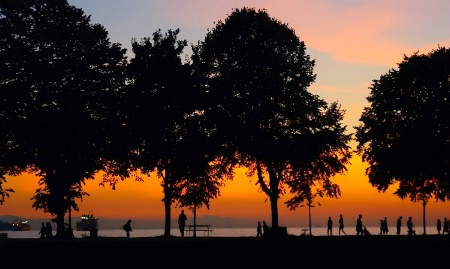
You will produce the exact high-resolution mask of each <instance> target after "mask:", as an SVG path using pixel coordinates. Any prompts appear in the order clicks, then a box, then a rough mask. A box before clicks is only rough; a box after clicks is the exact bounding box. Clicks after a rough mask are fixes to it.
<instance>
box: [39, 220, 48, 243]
mask: <svg viewBox="0 0 450 269" xmlns="http://www.w3.org/2000/svg"><path fill="white" fill-rule="evenodd" d="M45 231H46V228H45V223H44V222H42V223H41V230H40V231H39V235H40V236H39V237H40V238H41V239H42V238H45V234H46V232H45Z"/></svg>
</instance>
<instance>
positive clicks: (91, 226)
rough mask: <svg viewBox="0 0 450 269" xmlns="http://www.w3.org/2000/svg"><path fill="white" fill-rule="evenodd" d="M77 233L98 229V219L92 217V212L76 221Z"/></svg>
mask: <svg viewBox="0 0 450 269" xmlns="http://www.w3.org/2000/svg"><path fill="white" fill-rule="evenodd" d="M76 224H77V231H91V230H97V229H98V219H97V218H96V217H94V214H93V212H92V211H89V214H83V215H81V219H80V220H79V221H77V223H76Z"/></svg>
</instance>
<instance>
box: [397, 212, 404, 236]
mask: <svg viewBox="0 0 450 269" xmlns="http://www.w3.org/2000/svg"><path fill="white" fill-rule="evenodd" d="M402 219H403V217H402V216H400V217H398V219H397V235H400V232H401V230H402Z"/></svg>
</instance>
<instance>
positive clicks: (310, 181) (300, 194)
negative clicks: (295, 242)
mask: <svg viewBox="0 0 450 269" xmlns="http://www.w3.org/2000/svg"><path fill="white" fill-rule="evenodd" d="M319 175H320V174H319V173H318V174H315V173H313V174H311V173H307V174H306V175H300V176H299V177H301V179H300V180H292V181H290V182H289V185H290V191H291V193H292V194H293V197H291V198H290V199H289V200H288V201H287V202H286V204H287V206H288V208H289V209H291V210H295V209H297V208H298V207H304V206H307V207H308V218H309V235H312V231H311V230H312V229H311V207H315V205H314V200H315V199H316V198H317V197H324V196H328V197H332V198H338V197H339V196H341V190H340V188H339V185H337V184H335V183H333V182H331V180H330V178H329V177H328V176H325V177H323V178H320V176H319ZM316 185H318V187H316ZM317 205H319V206H321V205H320V203H319V202H317Z"/></svg>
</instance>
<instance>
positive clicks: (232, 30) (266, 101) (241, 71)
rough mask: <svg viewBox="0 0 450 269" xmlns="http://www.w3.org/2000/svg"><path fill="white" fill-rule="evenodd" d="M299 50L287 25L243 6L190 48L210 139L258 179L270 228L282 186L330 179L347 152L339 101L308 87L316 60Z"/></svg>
mask: <svg viewBox="0 0 450 269" xmlns="http://www.w3.org/2000/svg"><path fill="white" fill-rule="evenodd" d="M305 50H306V47H305V44H304V42H302V41H300V40H299V38H298V37H297V36H296V35H295V32H294V30H293V29H291V28H290V27H289V26H288V25H286V24H284V23H281V22H279V21H278V20H276V19H273V18H271V17H269V15H268V14H267V13H266V11H265V10H258V11H256V10H254V9H251V8H245V7H244V8H242V9H234V10H233V12H232V14H230V15H229V16H228V17H227V18H226V20H225V21H224V22H222V21H219V22H218V23H217V24H216V26H215V28H214V29H213V30H212V31H209V32H208V33H207V35H206V37H205V40H204V41H203V42H201V43H199V44H198V45H197V46H195V47H194V48H193V52H194V54H193V57H192V62H193V65H194V70H195V72H196V75H197V76H198V77H200V78H202V79H203V80H199V83H200V84H201V85H202V87H203V89H204V92H205V96H206V97H205V98H206V101H205V102H204V105H205V106H204V107H203V111H204V114H205V122H206V126H208V128H209V130H211V139H212V140H213V141H215V143H216V144H217V145H221V146H222V148H221V149H222V152H223V156H227V158H230V159H234V158H236V159H235V160H233V162H236V164H238V165H242V166H245V167H247V168H248V175H249V176H251V175H254V174H256V175H257V176H258V184H259V185H260V187H261V188H262V190H263V191H264V192H265V193H266V194H267V195H268V196H269V198H270V200H271V209H272V226H273V227H277V226H278V215H277V212H278V210H277V201H278V199H279V198H280V197H281V196H282V195H283V194H285V192H286V189H285V187H286V186H290V187H291V190H292V191H293V192H297V190H296V189H295V184H293V182H295V181H297V180H302V178H301V177H299V176H298V175H299V174H305V173H308V172H309V173H311V174H314V173H316V172H318V173H320V174H319V176H320V177H321V178H325V177H330V176H332V175H334V174H335V173H340V172H343V171H345V164H346V163H348V159H349V158H350V156H351V153H350V151H349V147H348V146H347V143H348V142H349V140H350V138H351V136H350V135H347V134H345V127H343V126H341V124H340V121H341V120H342V118H343V111H341V110H340V108H339V105H338V104H337V103H333V104H331V105H330V106H328V104H327V103H326V102H325V101H323V100H321V99H320V98H319V97H318V96H315V95H313V94H311V93H310V92H308V91H307V88H308V87H309V86H310V85H311V84H312V83H313V82H314V80H315V75H314V74H313V67H314V64H315V62H314V60H311V59H310V57H309V55H306V53H305ZM265 175H268V177H269V178H268V179H265V178H264V176H265ZM293 187H294V188H293Z"/></svg>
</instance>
